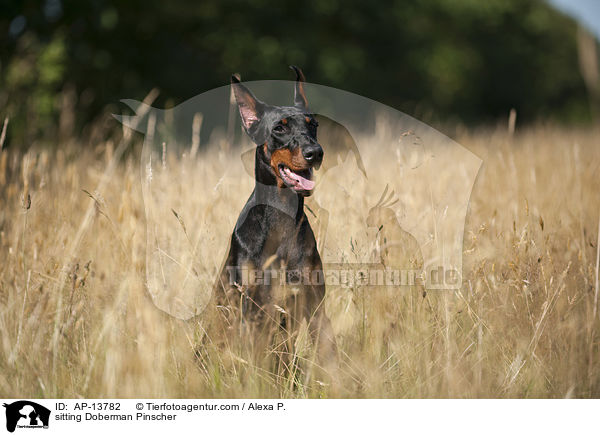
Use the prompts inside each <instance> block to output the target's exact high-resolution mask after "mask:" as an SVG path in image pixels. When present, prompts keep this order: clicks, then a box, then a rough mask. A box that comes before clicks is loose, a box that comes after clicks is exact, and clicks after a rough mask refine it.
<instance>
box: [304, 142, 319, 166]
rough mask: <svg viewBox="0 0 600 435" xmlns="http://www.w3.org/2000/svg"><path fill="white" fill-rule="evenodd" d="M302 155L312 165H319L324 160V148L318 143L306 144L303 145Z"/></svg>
mask: <svg viewBox="0 0 600 435" xmlns="http://www.w3.org/2000/svg"><path fill="white" fill-rule="evenodd" d="M302 155H303V156H304V159H305V160H306V161H307V162H308V163H310V164H311V165H318V164H319V163H321V162H322V161H323V148H321V145H319V144H318V143H317V144H310V145H305V146H303V147H302Z"/></svg>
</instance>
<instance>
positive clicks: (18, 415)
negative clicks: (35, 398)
mask: <svg viewBox="0 0 600 435" xmlns="http://www.w3.org/2000/svg"><path fill="white" fill-rule="evenodd" d="M3 406H4V407H5V408H6V430H8V431H9V432H14V431H15V429H16V428H19V429H21V428H27V429H33V428H44V429H47V428H48V423H49V420H50V410H49V409H48V408H45V407H44V406H42V405H38V404H37V403H35V402H30V401H29V400H19V401H17V402H13V403H11V404H6V403H5V404H4V405H3Z"/></svg>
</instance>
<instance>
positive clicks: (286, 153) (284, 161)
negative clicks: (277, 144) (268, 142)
mask: <svg viewBox="0 0 600 435" xmlns="http://www.w3.org/2000/svg"><path fill="white" fill-rule="evenodd" d="M279 165H284V166H287V167H288V168H290V169H291V170H292V171H294V172H298V171H303V170H305V169H308V168H309V167H310V166H309V165H308V163H307V162H306V160H305V159H304V157H303V156H302V152H301V150H300V147H298V148H296V149H295V150H294V151H290V150H289V149H288V148H280V149H277V150H275V151H273V154H271V168H272V169H273V172H274V173H275V176H276V177H277V186H278V187H283V186H285V183H284V182H283V180H282V179H281V174H280V173H279Z"/></svg>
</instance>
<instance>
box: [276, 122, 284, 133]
mask: <svg viewBox="0 0 600 435" xmlns="http://www.w3.org/2000/svg"><path fill="white" fill-rule="evenodd" d="M273 131H274V132H275V133H284V132H286V131H287V127H286V126H285V125H281V124H277V125H276V126H275V127H274V128H273Z"/></svg>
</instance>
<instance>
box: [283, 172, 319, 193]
mask: <svg viewBox="0 0 600 435" xmlns="http://www.w3.org/2000/svg"><path fill="white" fill-rule="evenodd" d="M286 172H287V174H288V176H289V177H291V178H293V179H294V180H296V182H297V183H298V185H297V187H300V188H301V189H302V190H313V189H314V188H315V182H314V181H312V180H309V179H308V178H304V177H303V176H301V175H298V174H296V173H295V172H292V171H286Z"/></svg>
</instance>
